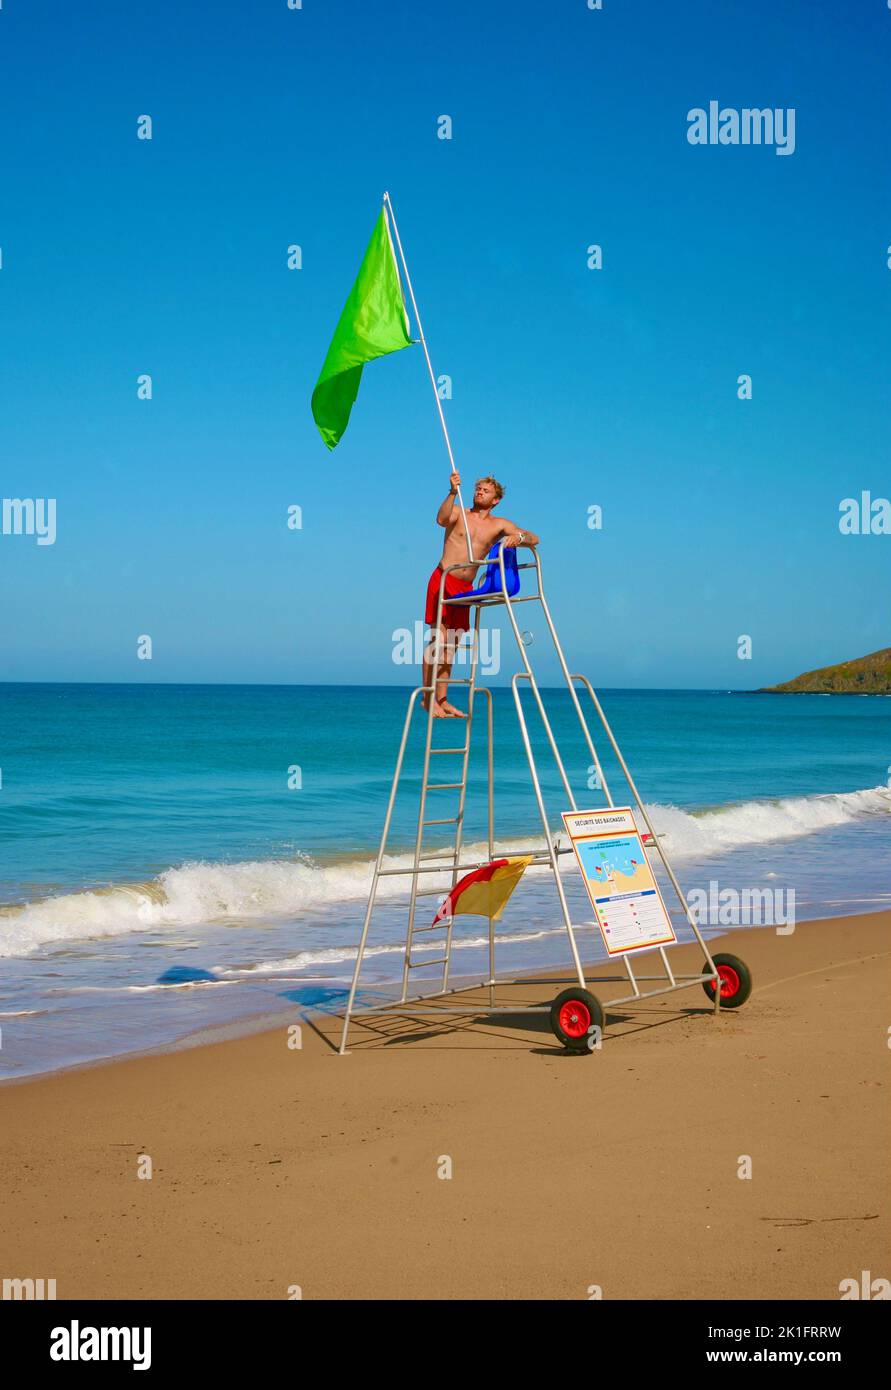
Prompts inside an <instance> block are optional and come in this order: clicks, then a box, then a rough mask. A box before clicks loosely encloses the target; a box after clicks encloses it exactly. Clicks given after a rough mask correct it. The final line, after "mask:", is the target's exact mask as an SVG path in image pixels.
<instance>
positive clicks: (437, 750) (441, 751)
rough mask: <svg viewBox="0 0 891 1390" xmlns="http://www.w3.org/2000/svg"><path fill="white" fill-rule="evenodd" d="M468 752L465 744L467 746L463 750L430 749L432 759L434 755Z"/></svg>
mask: <svg viewBox="0 0 891 1390" xmlns="http://www.w3.org/2000/svg"><path fill="white" fill-rule="evenodd" d="M466 752H467V745H466V744H465V746H464V747H463V748H431V749H430V754H431V757H432V755H433V754H434V753H466Z"/></svg>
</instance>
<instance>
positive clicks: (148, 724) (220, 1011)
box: [0, 684, 891, 1079]
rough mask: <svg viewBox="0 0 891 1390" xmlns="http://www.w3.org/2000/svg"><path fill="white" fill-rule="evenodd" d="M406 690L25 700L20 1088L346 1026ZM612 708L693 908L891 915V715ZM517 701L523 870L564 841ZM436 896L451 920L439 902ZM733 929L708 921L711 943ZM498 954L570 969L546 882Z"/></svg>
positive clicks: (594, 940)
mask: <svg viewBox="0 0 891 1390" xmlns="http://www.w3.org/2000/svg"><path fill="white" fill-rule="evenodd" d="M407 695H408V692H407V691H406V690H405V689H402V688H399V687H368V688H363V687H355V686H353V687H337V686H230V685H227V686H200V685H188V686H186V685H182V686H177V685H62V684H47V685H26V684H8V685H0V768H2V789H0V1043H2V1046H0V1078H4V1079H10V1078H13V1079H14V1078H18V1077H23V1076H29V1075H33V1074H35V1073H38V1072H42V1071H47V1070H52V1069H55V1068H59V1067H63V1066H70V1065H74V1064H80V1063H84V1062H88V1061H93V1060H97V1059H99V1058H103V1057H111V1056H117V1055H121V1054H124V1053H128V1052H139V1051H145V1050H148V1049H152V1048H157V1047H162V1046H166V1045H180V1044H181V1043H182V1042H183V1041H188V1040H194V1039H196V1038H201V1037H204V1036H207V1034H208V1030H217V1029H219V1028H221V1027H223V1028H226V1029H231V1030H233V1031H245V1030H246V1029H249V1028H253V1027H257V1026H263V1025H265V1024H268V1023H270V1022H271V1021H272V1020H273V1019H279V1018H282V1017H286V1016H288V1015H289V1013H290V1016H291V1017H293V1018H294V1019H295V1020H297V1019H299V1018H300V1017H301V1016H302V1011H303V1010H305V1009H306V1008H308V1007H312V1006H323V1007H326V1006H327V1007H331V1008H336V1007H337V1004H338V1003H339V1002H340V1001H341V1000H342V998H343V990H344V988H345V986H346V985H347V983H348V981H349V977H350V971H351V965H352V960H353V955H354V948H355V943H356V941H357V939H358V936H359V932H360V929H361V924H362V917H363V911H364V905H365V897H366V894H367V889H368V884H369V880H370V872H371V864H372V861H373V858H374V856H375V854H376V851H377V845H378V839H379V835H380V829H381V824H382V820H383V815H384V810H385V806H386V800H387V795H388V792H389V786H390V780H391V776H392V769H393V762H394V758H395V755H396V750H397V747H398V740H399V734H400V731H401V727H402V721H403V718H404V713H405V707H406V700H407ZM600 697H601V700H602V703H603V706H604V709H605V711H606V714H607V716H608V718H609V719H610V721H611V723H612V725H613V727H614V730H615V732H616V735H617V737H618V740H619V743H620V745H621V746H622V749H623V752H624V754H625V757H626V759H627V761H628V763H629V766H630V767H631V770H632V773H633V774H634V776H635V779H636V781H637V783H638V787H639V790H640V793H641V796H642V798H643V800H644V802H645V803H646V804H647V806H648V808H649V810H650V812H651V815H652V817H653V819H654V822H655V825H656V829H657V831H658V833H659V834H660V836H661V837H662V843H663V844H664V846H665V848H666V850H667V851H668V853H669V854H670V856H671V858H672V862H673V865H674V867H675V869H676V872H677V874H678V877H679V879H680V882H681V885H682V887H683V889H684V891H685V892H686V893H688V894H689V893H690V892H691V890H702V891H703V892H708V890H709V888H710V886H711V888H712V893H713V901H720V899H716V898H715V897H714V894H715V893H716V892H717V893H722V892H724V890H728V889H729V890H735V891H736V892H737V893H739V894H741V893H743V892H744V891H750V890H770V891H771V893H772V894H773V895H774V901H775V902H776V903H777V904H780V905H781V906H780V907H779V909H778V911H780V912H781V913H784V914H787V915H788V912H789V909H790V907H791V909H792V911H793V913H794V917H795V918H796V919H797V920H798V921H803V920H805V919H807V918H813V917H820V916H832V915H841V914H849V913H861V912H868V911H872V910H875V909H877V908H881V907H888V906H891V789H889V780H891V778H889V765H891V699H889V698H885V697H875V696H815V695H805V696H768V695H750V694H744V693H731V692H724V691H715V692H711V691H631V690H606V691H602V692H600ZM493 700H494V712H495V770H496V776H495V831H496V848H497V849H498V850H502V851H511V850H514V851H515V850H517V849H520V848H525V847H527V846H530V845H533V844H537V843H540V842H541V824H540V820H539V818H538V812H537V808H536V804H535V800H534V796H533V792H532V787H531V783H530V779H529V775H528V767H527V763H526V758H525V754H524V751H523V747H522V743H521V741H520V737H519V732H518V726H517V720H516V713H515V709H514V703H513V697H512V695H511V692H510V690H508V689H503V688H498V689H495V690H493ZM545 700H546V704H547V706H548V710H549V713H550V715H551V717H552V720H553V723H554V728H555V730H556V732H557V734H558V737H559V739H560V742H561V746H562V748H563V751H564V756H565V760H566V764H567V768H568V770H569V772H570V775H571V778H572V781H573V783H574V788H575V790H576V797H577V800H578V802H579V805H580V806H588V805H590V806H594V805H600V804H603V797H602V793H600V792H598V791H597V790H596V789H594V787H593V785H592V783H593V778H592V777H591V769H590V767H589V763H590V758H589V756H588V754H587V750H586V749H585V747H584V745H583V742H582V739H581V737H580V734H579V731H578V725H577V723H576V721H575V718H574V715H573V713H572V710H571V707H570V703H569V699H568V696H567V695H566V692H565V690H564V691H558V690H549V691H546V692H545ZM530 725H531V727H532V728H533V730H534V741H535V747H536V749H537V751H539V752H540V753H541V755H542V756H541V764H542V767H543V768H544V767H548V771H547V772H546V773H545V775H544V776H543V785H544V788H545V792H546V798H547V804H548V811H549V818H550V823H551V825H552V827H553V828H554V830H555V831H556V830H559V828H560V811H561V810H564V809H566V807H565V804H564V798H563V796H562V794H561V790H560V786H559V783H558V780H557V777H556V773H555V772H554V771H553V769H551V768H549V765H548V760H547V758H546V756H545V744H544V740H543V738H542V735H541V731H540V729H539V727H538V726H537V722H536V720H535V718H534V716H533V712H532V710H530ZM592 730H593V731H594V733H595V737H596V736H597V725H596V721H595V722H592ZM436 732H437V741H439V742H447V743H448V744H449V745H453V744H455V743H457V742H459V741H460V736H461V732H462V730H461V729H460V727H458V726H457V723H456V721H441V723H439V724H438V726H437V731H436ZM482 732H483V730H482V721H478V722H477V726H476V727H475V729H474V738H473V748H474V755H473V756H472V759H471V778H470V782H469V787H468V802H467V813H466V822H465V833H464V841H465V846H466V849H467V858H469V859H472V858H474V857H480V858H481V857H483V856H484V853H485V847H484V837H485V816H486V795H485V762H484V754H483V740H482ZM422 737H423V722H422V720H421V719H420V718H418V719H417V721H416V725H415V729H414V731H413V735H412V740H411V746H410V752H409V758H408V763H407V766H408V768H409V769H410V774H411V775H407V776H406V777H405V778H404V780H403V796H402V800H401V802H400V804H399V807H398V809H397V815H396V818H395V820H394V827H393V834H392V836H391V840H390V844H389V855H390V862H391V863H392V864H394V865H398V864H399V863H400V862H407V858H408V855H409V852H410V846H411V844H412V842H413V834H414V823H415V818H416V815H417V791H418V786H419V779H418V772H419V769H420V750H421V747H422ZM598 751H599V752H600V753H601V757H602V759H603V762H604V771H605V773H606V776H607V779H608V781H609V782H610V785H611V790H612V792H613V797H614V799H615V801H616V802H617V804H622V803H623V802H624V803H626V804H627V802H628V801H629V800H630V798H629V797H628V796H627V792H626V789H625V788H624V786H623V785H622V782H621V777H620V776H619V774H618V771H617V769H616V767H615V764H614V762H613V760H612V758H611V757H610V756H607V753H606V747H605V740H602V739H599V740H598ZM438 780H447V779H446V778H445V777H443V778H442V779H438ZM589 787H590V788H591V789H590V790H589ZM432 796H434V797H440V798H442V800H441V801H438V802H436V801H434V802H432V803H431V807H430V809H429V811H428V815H429V816H431V817H434V816H439V815H442V816H446V815H450V814H453V812H454V801H453V800H452V801H451V802H450V801H448V798H449V797H450V796H452V797H453V796H454V794H453V793H448V792H439V793H433V794H432ZM434 808H435V809H434ZM428 843H429V845H430V847H435V845H436V843H437V841H436V840H435V839H431V840H429V841H428ZM440 843H441V841H440ZM564 862H565V873H564V882H565V884H566V887H567V892H568V895H569V898H570V901H571V904H572V906H573V913H574V918H575V920H576V921H577V922H580V923H590V921H591V910H590V907H589V906H588V904H587V899H586V898H585V896H584V893H583V890H582V888H581V881H580V879H579V878H578V876H577V874H576V871H575V870H574V868H573V867H572V860H571V856H567V858H566V861H564ZM404 886H405V881H404V880H403V881H402V887H403V888H404ZM431 886H435V885H431ZM443 886H445V885H443ZM384 888H385V892H384V894H383V897H382V911H381V912H380V914H379V915H378V916H376V918H375V926H374V932H373V935H372V938H371V950H370V953H369V955H368V958H367V960H368V972H367V987H368V988H369V989H370V990H375V989H377V990H382V991H384V992H386V991H387V990H388V989H389V988H391V987H392V984H393V981H394V980H395V979H396V978H397V977H399V976H400V975H401V969H402V941H403V938H404V923H405V915H404V896H403V895H402V894H401V890H400V884H399V882H398V881H397V880H396V879H393V878H390V879H388V880H385V881H384ZM793 895H794V896H793ZM731 897H732V895H731ZM424 901H425V902H427V903H428V904H429V905H430V913H431V918H432V915H433V912H434V911H435V901H436V900H435V897H430V898H428V899H425V900H424ZM762 901H763V899H762ZM667 902H668V905H669V907H671V908H673V909H674V908H677V903H676V901H675V902H672V900H671V898H670V897H668V896H667ZM727 912H729V913H730V914H731V916H732V905H731V907H728V908H727ZM673 915H674V917H675V921H676V924H677V926H678V929H679V935H680V936H681V937H682V938H685V937H686V936H688V935H689V929H688V928H687V927H686V924H684V923H682V921H681V915H680V912H679V911H675V912H673ZM722 924H728V923H727V918H726V917H724V918H721V919H720V920H717V919H715V920H712V919H708V920H706V919H703V927H704V929H707V930H708V932H710V933H711V934H714V933H715V932H717V931H718V930H720V929H721V926H722ZM740 924H741V925H746V922H745V920H744V918H741V919H740ZM485 929H486V923H485V921H484V919H479V918H472V917H461V918H459V919H458V920H457V924H456V936H455V943H456V949H455V951H454V956H453V962H454V966H453V975H454V979H453V982H455V980H457V979H459V978H460V979H463V978H472V977H474V976H480V975H481V974H482V973H483V971H484V969H485V959H486V952H485ZM498 942H499V947H498V959H497V966H498V969H499V971H500V972H504V973H506V974H508V975H514V974H517V973H522V972H524V971H529V970H533V969H536V968H538V967H542V966H560V965H563V964H565V963H566V962H567V961H568V947H567V942H566V935H565V932H564V931H563V929H562V927H561V925H560V921H559V916H558V911H557V900H556V894H555V891H554V885H553V881H552V880H551V879H550V877H549V875H548V873H547V872H545V871H537V872H536V871H530V872H529V873H528V874H527V875H526V878H525V879H524V880H523V882H522V883H521V884H520V887H519V888H518V889H517V891H516V893H515V894H514V897H513V899H512V900H511V902H510V904H509V906H508V908H507V911H506V912H505V915H504V918H503V919H502V922H501V924H500V926H499V931H498ZM580 943H581V946H582V952H583V958H584V959H585V960H596V959H599V958H601V957H602V950H601V947H600V942H599V936H598V935H597V933H596V932H595V929H594V928H593V927H582V929H581V931H580ZM433 973H434V972H431V977H432V975H433ZM420 974H421V975H424V974H426V972H424V971H422V972H420ZM363 978H366V977H363Z"/></svg>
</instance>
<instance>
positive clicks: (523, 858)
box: [432, 854, 533, 926]
mask: <svg viewBox="0 0 891 1390" xmlns="http://www.w3.org/2000/svg"><path fill="white" fill-rule="evenodd" d="M532 859H533V856H532V855H531V854H525V855H517V856H515V857H514V858H512V859H493V860H492V862H491V864H484V865H483V867H482V868H481V869H474V870H473V872H472V873H469V874H465V875H464V877H463V878H462V879H459V880H458V882H457V883H456V884H455V886H454V888H453V889H452V891H451V892H450V893H449V895H448V897H447V898H446V900H445V902H444V903H443V904H442V907H441V908H440V909H439V911H438V912H437V914H436V916H435V917H434V918H433V924H432V925H433V926H436V923H437V922H441V921H443V919H444V918H447V917H457V916H458V914H459V913H461V912H465V913H473V914H474V915H476V916H478V917H491V918H493V919H494V920H495V921H496V922H497V921H498V919H499V917H500V916H501V914H502V912H503V911H504V909H505V907H506V906H507V901H508V899H509V898H510V895H511V893H512V892H513V891H514V889H515V888H516V886H517V884H518V883H519V881H520V879H521V878H522V877H523V874H524V873H525V871H526V868H527V866H528V865H529V864H531V863H532Z"/></svg>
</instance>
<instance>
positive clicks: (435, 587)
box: [423, 471, 538, 719]
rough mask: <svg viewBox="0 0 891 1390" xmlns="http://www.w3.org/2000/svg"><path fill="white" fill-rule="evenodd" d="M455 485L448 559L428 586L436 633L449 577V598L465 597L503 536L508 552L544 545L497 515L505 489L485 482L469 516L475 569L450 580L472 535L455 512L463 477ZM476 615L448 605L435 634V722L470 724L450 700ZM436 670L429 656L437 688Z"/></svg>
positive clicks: (448, 517) (446, 513)
mask: <svg viewBox="0 0 891 1390" xmlns="http://www.w3.org/2000/svg"><path fill="white" fill-rule="evenodd" d="M450 482H451V487H450V489H449V495H448V497H446V498H445V500H444V501H443V503H442V506H441V507H440V509H439V511H438V512H437V513H436V521H437V525H439V526H444V527H445V541H444V543H443V547H442V559H441V560H440V562H439V564H438V565H437V566H436V568H435V569H434V571H433V573H432V574H431V576H430V581H429V583H428V585H427V608H426V612H425V614H424V616H425V619H426V621H427V624H428V626H430V627H433V625H434V623H435V622H436V607H437V603H438V601H439V590H440V586H441V585H442V582H443V577H445V592H446V597H448V596H449V595H455V594H465V593H467V591H468V589H472V588H473V581H474V577H475V576H476V572H477V570H478V569H479V566H480V563H481V562H482V560H483V559H484V558H485V557H486V555H488V553H489V551H490V550H491V548H492V546H493V545H494V544H495V542H496V541H500V540H501V538H502V536H506V537H507V540H506V541H505V549H507V548H508V547H510V548H512V547H514V546H517V545H538V536H536V535H535V534H534V533H533V532H532V531H521V530H520V528H519V527H518V526H516V525H515V524H514V522H512V521H508V520H507V518H506V517H503V516H493V515H492V512H493V510H494V508H495V507H496V506H497V505H498V503H499V502H500V501H501V499H502V497H503V496H504V488H503V487H502V486H501V484H500V483H499V482H498V480H497V479H496V478H493V477H491V476H490V477H487V478H480V480H479V482H478V483H477V485H476V487H475V489H474V493H473V507H472V508H471V509H470V510H469V511H468V512H466V516H467V525H468V528H469V530H470V542H471V545H472V546H473V556H474V561H475V563H473V564H470V563H469V562H468V563H467V564H466V565H462V567H461V569H457V570H452V572H451V573H450V574H447V575H445V576H443V570H444V569H445V568H446V566H448V565H456V564H458V563H459V562H460V561H461V560H464V559H466V558H467V533H466V532H465V529H464V521H463V518H462V516H461V508H460V507H456V506H455V497H456V496H457V493H458V488H459V487H460V485H461V477H460V474H459V473H458V472H457V471H456V472H454V473H453V474H452V476H451V479H450ZM470 611H471V610H470V606H469V605H468V604H458V605H456V606H452V605H450V604H448V603H444V604H443V606H442V625H441V627H440V628H439V630H438V632H436V633H435V634H434V636H433V638H432V639H431V642H430V646H429V647H428V649H427V650H428V652H431V651H432V652H434V653H435V652H438V653H439V654H440V658H441V660H440V664H439V666H438V668H437V671H436V694H435V698H434V701H433V717H434V719H443V718H452V719H453V718H459V719H466V718H467V715H466V714H465V713H464V711H463V710H460V709H456V708H455V706H454V705H453V704H451V703H450V701H449V700H448V699H447V698H446V696H447V694H448V687H449V676H450V674H451V669H452V662H453V661H454V659H455V651H456V649H457V645H458V642H460V640H461V633H462V632H467V630H468V628H469V627H470ZM433 665H434V661H433V658H432V656H431V657H427V656H426V655H425V658H424V680H423V683H424V685H425V686H432V684H433ZM423 703H424V708H425V709H428V708H429V705H430V692H429V691H427V692H426V693H425V694H424V696H423Z"/></svg>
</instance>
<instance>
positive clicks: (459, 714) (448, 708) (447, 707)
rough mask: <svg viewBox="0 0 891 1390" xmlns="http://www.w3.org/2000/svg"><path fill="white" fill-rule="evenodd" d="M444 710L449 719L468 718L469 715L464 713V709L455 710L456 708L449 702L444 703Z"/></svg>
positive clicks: (444, 701)
mask: <svg viewBox="0 0 891 1390" xmlns="http://www.w3.org/2000/svg"><path fill="white" fill-rule="evenodd" d="M442 709H443V711H444V713H445V714H446V715H447V716H448V718H449V719H466V718H467V715H466V714H465V713H464V711H463V709H455V706H454V705H453V704H452V703H451V701H449V700H443V701H442Z"/></svg>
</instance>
